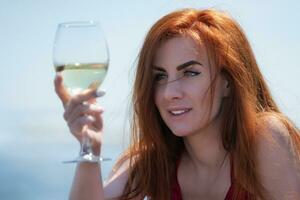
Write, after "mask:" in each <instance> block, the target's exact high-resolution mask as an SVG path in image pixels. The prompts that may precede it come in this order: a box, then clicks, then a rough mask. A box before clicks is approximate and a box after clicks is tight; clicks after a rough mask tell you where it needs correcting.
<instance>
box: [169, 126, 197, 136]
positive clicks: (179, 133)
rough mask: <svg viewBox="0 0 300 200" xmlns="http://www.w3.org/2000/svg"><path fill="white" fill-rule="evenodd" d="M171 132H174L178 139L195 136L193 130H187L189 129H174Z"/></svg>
mask: <svg viewBox="0 0 300 200" xmlns="http://www.w3.org/2000/svg"><path fill="white" fill-rule="evenodd" d="M171 130H172V133H173V134H174V135H176V136H177V137H186V136H189V135H191V134H193V132H192V131H191V130H187V129H180V128H172V129H171Z"/></svg>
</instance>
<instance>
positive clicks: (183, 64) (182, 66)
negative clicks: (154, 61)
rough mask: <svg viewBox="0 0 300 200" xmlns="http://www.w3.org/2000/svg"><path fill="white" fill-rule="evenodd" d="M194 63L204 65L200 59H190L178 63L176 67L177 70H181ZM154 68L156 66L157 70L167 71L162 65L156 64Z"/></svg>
mask: <svg viewBox="0 0 300 200" xmlns="http://www.w3.org/2000/svg"><path fill="white" fill-rule="evenodd" d="M194 64H197V65H201V66H203V65H202V63H200V62H198V61H195V60H190V61H188V62H185V63H182V64H180V65H178V66H177V67H176V69H177V71H180V70H182V69H184V68H187V67H189V66H191V65H194ZM153 68H154V69H155V70H158V71H163V72H164V71H166V70H165V69H164V68H162V67H160V66H156V65H154V66H153Z"/></svg>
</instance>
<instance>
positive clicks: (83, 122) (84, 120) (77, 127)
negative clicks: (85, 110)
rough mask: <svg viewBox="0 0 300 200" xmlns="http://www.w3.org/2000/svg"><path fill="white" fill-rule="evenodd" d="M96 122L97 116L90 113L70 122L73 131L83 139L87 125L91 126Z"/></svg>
mask: <svg viewBox="0 0 300 200" xmlns="http://www.w3.org/2000/svg"><path fill="white" fill-rule="evenodd" d="M93 122H95V118H94V117H93V116H90V115H86V116H82V117H79V118H77V119H76V120H74V121H73V122H70V123H69V122H68V125H69V128H70V130H71V133H73V135H74V136H75V137H77V138H79V139H81V137H82V134H83V130H84V127H85V126H88V127H91V126H92V125H93Z"/></svg>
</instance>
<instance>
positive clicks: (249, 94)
mask: <svg viewBox="0 0 300 200" xmlns="http://www.w3.org/2000/svg"><path fill="white" fill-rule="evenodd" d="M177 36H187V37H191V38H193V39H194V41H195V42H200V41H201V42H203V43H204V45H205V47H206V50H207V53H208V56H209V60H210V63H211V66H213V67H214V68H215V69H216V70H219V71H220V72H222V73H224V74H225V76H226V77H227V78H228V80H229V86H230V89H231V92H230V95H229V97H228V98H227V100H226V101H225V103H224V105H223V106H224V115H225V116H230V117H228V118H225V120H224V122H223V129H222V130H224V131H223V133H222V142H223V146H224V148H225V150H226V151H228V152H229V153H230V155H231V156H232V158H234V178H235V182H236V188H237V189H236V190H235V194H234V196H235V198H236V199H238V198H239V195H240V194H241V193H243V192H244V191H247V192H248V193H251V194H253V195H254V196H255V197H260V198H261V199H266V198H267V194H266V192H265V190H264V188H263V185H262V184H261V182H260V178H259V176H258V171H257V161H256V152H255V148H253V147H254V146H255V144H256V138H257V137H256V136H257V134H256V133H257V123H259V121H260V120H262V119H263V116H265V115H268V114H271V115H273V116H276V117H277V118H278V119H280V120H281V121H282V122H283V124H285V126H286V127H287V129H288V130H289V133H290V135H291V138H292V141H293V142H294V147H295V149H296V152H297V156H298V158H299V152H300V136H299V130H298V129H297V128H296V127H295V126H294V125H293V124H292V123H291V122H290V120H288V119H287V117H285V116H284V115H283V114H281V113H280V111H279V109H278V107H277V105H276V103H275V102H274V100H273V99H272V96H271V94H270V91H269V89H268V87H267V85H266V83H265V81H264V78H263V76H262V74H261V72H260V70H259V68H258V65H257V62H256V60H255V57H254V54H253V52H252V49H251V47H250V45H249V42H248V40H247V38H246V36H245V34H244V33H243V31H242V29H241V27H240V26H239V25H238V23H237V22H236V21H234V20H233V19H232V18H231V17H229V16H228V15H227V14H225V13H223V12H220V11H215V10H196V9H184V10H180V11H175V12H172V13H170V14H168V15H166V16H164V17H163V18H161V19H160V20H159V21H158V22H156V23H155V24H154V25H153V27H152V28H151V29H150V31H149V32H148V34H147V36H146V38H145V41H144V44H143V47H142V49H141V52H140V55H139V60H138V65H137V71H136V80H135V83H134V91H133V118H132V138H131V139H132V141H131V145H130V147H129V148H128V150H127V151H126V153H125V154H124V155H123V157H122V158H121V160H120V161H119V162H118V163H117V165H116V166H119V165H120V164H121V163H122V162H123V161H124V160H128V159H129V160H130V165H129V166H130V167H129V179H128V181H127V184H126V187H125V190H124V193H123V196H122V198H121V199H131V198H133V197H144V196H145V195H147V196H149V197H151V199H155V200H166V199H171V190H172V183H173V182H174V178H175V177H174V176H175V174H176V173H175V168H176V162H177V160H178V158H179V156H180V154H181V152H182V151H183V150H184V145H183V141H182V138H179V137H176V136H175V135H174V134H172V132H171V131H170V129H169V128H168V127H167V126H166V125H165V123H164V122H163V120H162V118H161V117H160V114H159V112H158V110H157V108H156V106H155V104H154V99H153V98H154V95H153V93H154V84H153V77H152V64H153V59H154V55H155V52H156V50H157V48H158V47H159V46H160V44H161V43H162V42H164V41H166V40H168V39H170V38H172V37H177ZM212 90H213V87H212Z"/></svg>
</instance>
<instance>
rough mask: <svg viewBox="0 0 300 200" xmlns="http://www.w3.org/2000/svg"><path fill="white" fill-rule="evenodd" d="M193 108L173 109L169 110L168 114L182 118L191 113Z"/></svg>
mask: <svg viewBox="0 0 300 200" xmlns="http://www.w3.org/2000/svg"><path fill="white" fill-rule="evenodd" d="M191 110H192V109H191V108H171V109H168V112H169V113H170V114H171V115H173V116H180V115H184V114H186V113H188V112H190V111H191Z"/></svg>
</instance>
